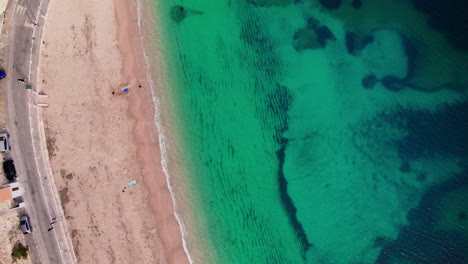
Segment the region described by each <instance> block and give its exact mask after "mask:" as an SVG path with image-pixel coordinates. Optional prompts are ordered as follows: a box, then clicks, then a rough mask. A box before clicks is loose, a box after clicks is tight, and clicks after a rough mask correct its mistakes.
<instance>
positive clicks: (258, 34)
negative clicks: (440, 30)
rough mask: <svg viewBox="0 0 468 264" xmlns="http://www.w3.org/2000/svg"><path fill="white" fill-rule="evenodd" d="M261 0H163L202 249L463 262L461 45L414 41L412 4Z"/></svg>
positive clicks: (265, 259) (266, 258)
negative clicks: (399, 14)
mask: <svg viewBox="0 0 468 264" xmlns="http://www.w3.org/2000/svg"><path fill="white" fill-rule="evenodd" d="M260 2H262V3H263V2H268V1H241V0H239V1H229V0H223V1H221V0H220V1H205V0H197V1H195V0H187V1H181V0H179V1H167V2H165V3H158V12H159V15H160V16H161V18H162V20H163V22H164V23H163V27H164V29H163V33H164V34H165V40H164V42H165V43H164V45H165V47H166V50H167V51H168V52H169V54H166V57H167V62H166V63H167V69H168V70H169V72H170V76H169V78H170V80H171V82H170V84H171V85H170V88H168V89H169V92H170V94H171V96H172V97H173V98H174V100H175V101H176V108H174V109H172V111H174V112H175V113H176V115H177V118H178V121H177V122H175V123H177V124H179V126H178V127H176V128H175V129H176V130H177V131H178V133H179V137H180V140H181V141H182V142H183V143H182V145H183V146H184V148H185V151H186V158H185V159H183V160H186V161H187V164H182V165H183V166H187V167H188V168H189V169H190V171H191V173H190V175H185V177H187V181H188V182H189V183H190V185H191V186H192V187H193V190H194V192H195V193H196V200H195V201H194V206H195V208H194V210H195V215H196V217H197V219H198V221H197V222H196V223H188V224H190V225H194V226H195V228H196V229H198V230H200V232H201V233H202V234H204V236H206V238H207V239H206V241H207V242H206V244H205V245H201V247H203V248H205V249H206V250H207V251H210V252H212V254H214V256H215V257H214V258H212V259H210V261H212V262H213V263H350V264H354V263H356V264H357V263H403V262H404V263H449V262H447V260H450V261H452V262H451V263H464V262H465V260H466V251H465V250H464V249H465V248H464V245H466V242H467V239H468V232H467V231H466V227H467V226H466V213H468V210H467V203H466V201H467V198H468V197H466V194H467V193H468V192H466V190H468V187H467V184H468V183H467V180H466V179H467V177H466V170H467V165H466V164H467V162H466V161H467V160H466V157H467V154H468V153H467V149H468V148H467V147H468V139H467V135H468V128H467V126H468V122H467V121H468V120H467V116H468V105H467V104H468V103H467V100H466V89H465V88H466V84H467V80H468V78H467V77H466V76H465V75H463V74H461V75H460V74H458V72H459V68H460V67H461V66H462V65H464V63H466V62H467V61H466V60H465V58H467V57H466V56H467V54H466V50H463V49H460V48H459V47H458V48H457V49H455V51H453V50H451V51H444V50H440V49H441V48H440V47H439V46H437V47H436V48H434V49H439V52H440V53H444V52H447V53H446V54H452V55H453V54H455V55H456V58H457V60H459V61H461V63H462V64H456V63H452V60H451V59H450V57H449V56H448V55H446V56H439V55H437V53H433V52H432V50H429V51H427V49H428V48H420V46H419V45H420V43H423V42H424V41H425V40H427V39H428V38H429V39H430V37H427V36H432V35H433V34H432V33H433V32H434V30H432V29H430V28H427V29H426V30H427V31H422V30H421V28H418V26H417V25H425V23H421V21H420V20H417V21H416V20H415V21H412V19H413V15H414V14H421V13H420V11H417V10H416V9H414V7H413V6H412V5H411V4H407V3H406V4H401V3H403V2H408V1H395V2H396V3H399V4H394V5H395V6H396V7H395V8H400V9H401V8H404V9H405V10H406V11H405V13H409V14H412V15H411V16H409V17H406V18H401V19H400V18H399V19H398V21H397V22H394V21H389V20H384V22H382V20H379V19H378V18H379V17H381V16H382V15H381V14H380V13H379V12H382V13H385V12H387V10H388V7H386V6H385V5H371V4H369V5H370V6H371V7H368V6H366V3H364V4H363V7H361V8H359V9H356V8H352V5H351V1H344V3H346V4H347V5H346V6H341V7H340V9H339V12H336V11H337V10H335V9H334V10H330V9H326V8H323V6H320V5H319V4H318V3H316V1H305V2H304V1H296V3H293V2H294V1H283V2H284V4H285V5H282V6H274V5H273V6H264V5H263V4H261V3H260ZM271 2H273V3H280V2H281V1H271ZM383 2H385V3H387V2H389V1H383ZM383 2H382V3H383ZM416 2H417V1H416ZM436 2H437V1H436ZM342 5H344V4H342ZM364 6H365V7H364ZM382 6H383V7H382ZM402 6H403V7H402ZM365 8H367V9H365ZM353 12H363V13H360V14H359V15H358V16H357V18H354V20H352V19H350V17H352V16H353V15H354V14H355V13H353ZM366 12H367V13H366ZM363 17H364V18H363ZM414 17H416V18H414V19H419V18H418V16H416V15H415V16H414ZM356 19H361V20H360V21H356ZM400 20H401V21H400ZM408 21H409V22H411V26H409V24H405V23H408ZM418 23H419V24H418ZM356 25H357V26H356ZM415 25H416V26H415ZM421 27H422V28H424V27H423V26H421ZM370 29H372V30H370ZM416 29H417V30H416ZM350 32H354V33H353V34H350ZM408 32H418V33H415V34H416V35H411V34H409V33H408ZM431 34H432V35H431ZM434 42H435V41H434ZM441 47H442V46H441ZM443 47H445V46H443ZM434 54H435V55H434ZM455 55H453V56H454V57H455ZM440 57H443V58H444V59H443V60H442V59H441V62H440V63H441V64H443V63H445V64H444V67H443V69H444V71H445V72H443V73H442V72H440V71H439V72H440V75H441V76H438V77H434V75H433V74H432V72H433V67H432V66H430V67H429V66H427V65H425V64H424V62H425V59H427V58H429V59H434V58H436V59H437V58H440ZM460 58H461V59H460ZM465 66H466V65H465ZM431 67H432V68H431ZM444 74H446V75H444ZM444 76H450V78H445V77H444ZM364 80H365V81H364ZM374 80H375V82H373V81H374ZM448 88H450V89H448ZM454 88H455V89H454ZM421 208H422V209H421ZM428 208H430V209H428ZM421 234H423V235H421ZM188 236H189V237H190V234H188ZM423 238H424V239H423ZM427 238H430V239H427ZM442 238H443V239H442ZM189 240H190V239H189ZM402 245H404V247H403V246H402ZM408 245H411V246H408ZM449 245H450V246H449ZM434 252H442V253H440V254H438V253H434Z"/></svg>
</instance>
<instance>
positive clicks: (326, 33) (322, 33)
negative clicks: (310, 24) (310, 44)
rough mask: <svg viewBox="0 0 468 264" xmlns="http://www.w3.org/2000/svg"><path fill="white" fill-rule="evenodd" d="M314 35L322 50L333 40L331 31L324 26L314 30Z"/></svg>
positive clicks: (333, 36)
mask: <svg viewBox="0 0 468 264" xmlns="http://www.w3.org/2000/svg"><path fill="white" fill-rule="evenodd" d="M315 34H317V39H318V41H319V42H320V44H321V45H322V47H323V48H325V46H326V45H327V41H328V40H335V39H336V38H335V35H333V33H332V32H331V30H330V29H329V28H328V27H326V26H321V27H319V28H317V29H316V30H315Z"/></svg>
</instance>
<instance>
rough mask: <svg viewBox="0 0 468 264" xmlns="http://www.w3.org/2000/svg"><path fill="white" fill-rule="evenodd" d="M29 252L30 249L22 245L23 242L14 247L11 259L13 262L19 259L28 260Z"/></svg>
mask: <svg viewBox="0 0 468 264" xmlns="http://www.w3.org/2000/svg"><path fill="white" fill-rule="evenodd" d="M28 251H29V248H28V247H27V246H24V245H23V244H21V242H17V243H16V245H15V246H14V247H13V251H12V252H11V257H12V258H13V261H15V260H17V259H27V258H28Z"/></svg>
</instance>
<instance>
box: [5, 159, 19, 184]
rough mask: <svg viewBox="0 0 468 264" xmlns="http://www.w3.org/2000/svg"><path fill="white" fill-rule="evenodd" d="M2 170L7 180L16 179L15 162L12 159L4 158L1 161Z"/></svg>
mask: <svg viewBox="0 0 468 264" xmlns="http://www.w3.org/2000/svg"><path fill="white" fill-rule="evenodd" d="M3 171H4V172H5V175H6V177H7V179H8V180H10V181H14V180H16V176H17V175H16V168H15V162H14V161H12V160H6V161H5V162H3Z"/></svg>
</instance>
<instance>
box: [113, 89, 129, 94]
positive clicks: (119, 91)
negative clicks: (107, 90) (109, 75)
mask: <svg viewBox="0 0 468 264" xmlns="http://www.w3.org/2000/svg"><path fill="white" fill-rule="evenodd" d="M129 90H130V89H129V88H123V89H119V90H117V91H112V94H114V95H116V94H123V93H127V92H128V91H129Z"/></svg>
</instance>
